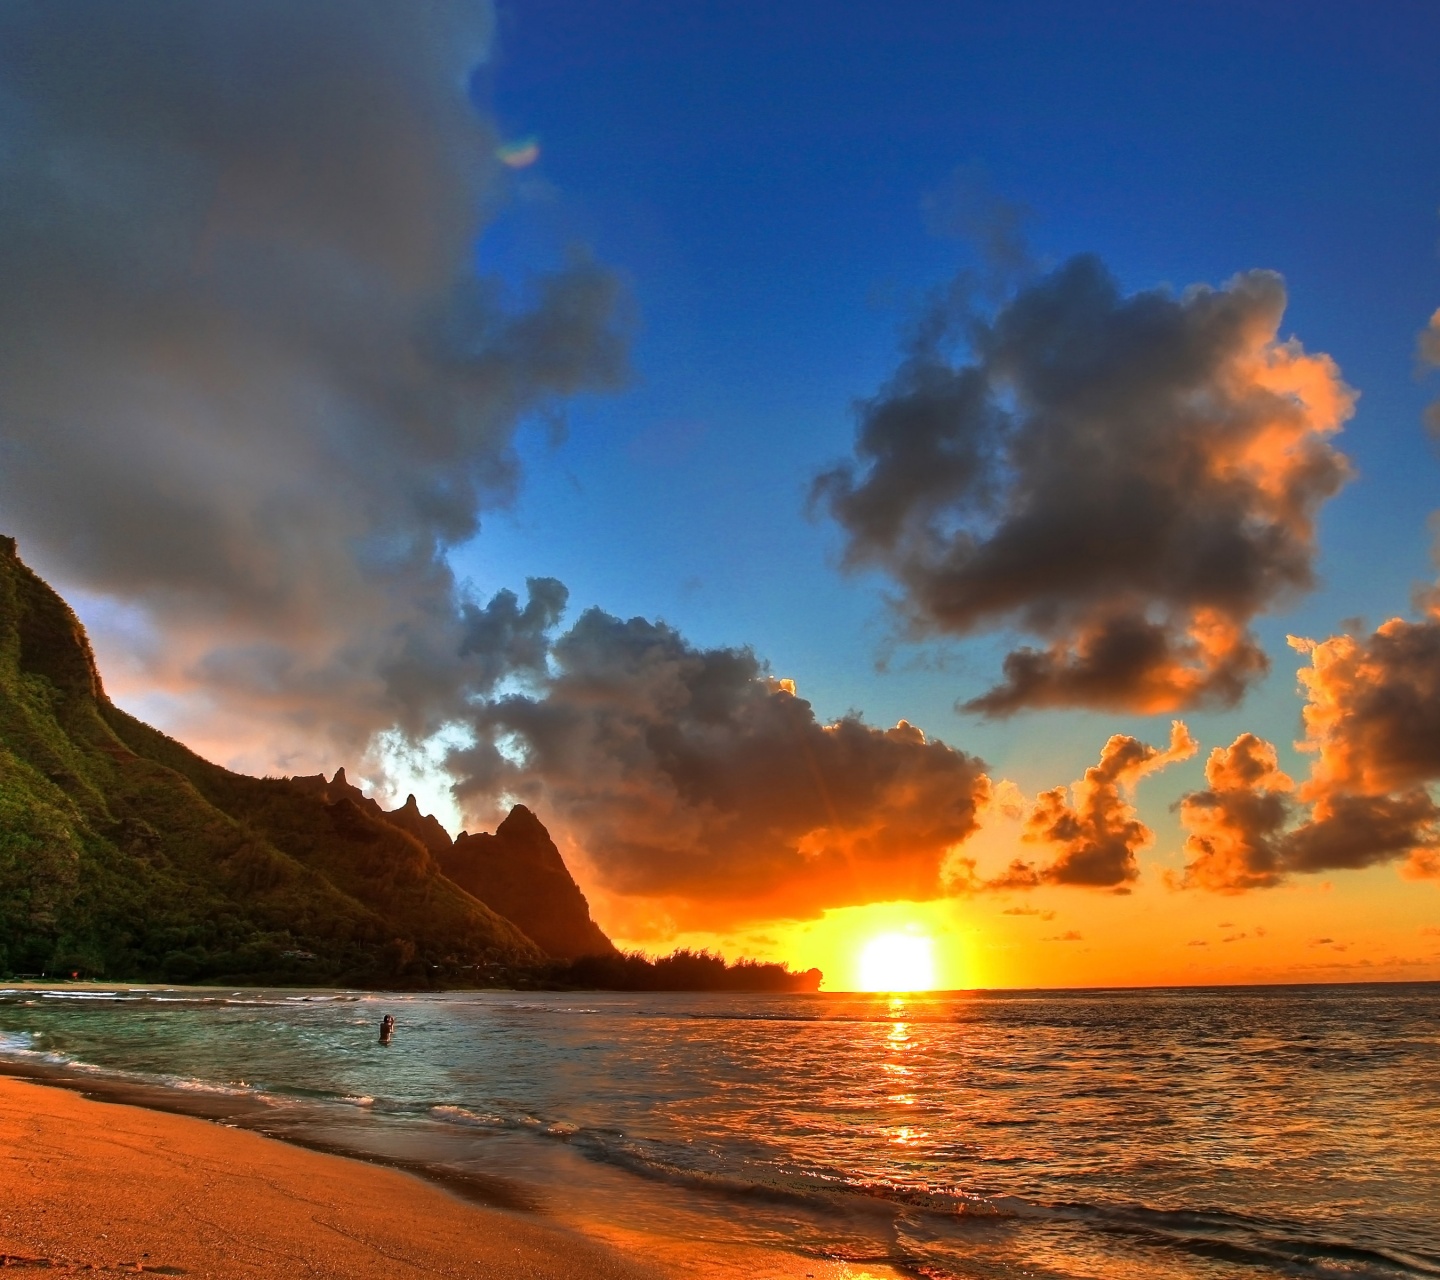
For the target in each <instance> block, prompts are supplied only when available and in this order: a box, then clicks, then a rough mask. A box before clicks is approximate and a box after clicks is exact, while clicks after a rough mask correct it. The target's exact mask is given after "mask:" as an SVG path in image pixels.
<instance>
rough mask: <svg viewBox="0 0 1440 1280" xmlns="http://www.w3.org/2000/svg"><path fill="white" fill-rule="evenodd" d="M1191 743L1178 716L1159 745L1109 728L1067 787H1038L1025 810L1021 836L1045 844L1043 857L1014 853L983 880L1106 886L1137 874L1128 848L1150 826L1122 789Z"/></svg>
mask: <svg viewBox="0 0 1440 1280" xmlns="http://www.w3.org/2000/svg"><path fill="white" fill-rule="evenodd" d="M1196 747H1197V744H1196V742H1195V740H1194V739H1193V738H1192V737H1191V736H1190V733H1189V730H1187V729H1186V727H1185V725H1184V724H1182V723H1181V722H1180V721H1179V720H1176V721H1174V723H1173V724H1172V725H1171V730H1170V744H1169V746H1168V747H1165V748H1164V749H1161V748H1159V747H1152V746H1150V745H1149V744H1148V743H1144V742H1141V741H1140V740H1139V739H1138V738H1131V737H1127V736H1126V735H1124V734H1118V733H1117V734H1115V735H1114V736H1113V737H1112V738H1111V739H1110V740H1109V741H1108V742H1107V743H1106V744H1105V746H1104V749H1103V750H1102V751H1101V753H1100V763H1099V764H1097V765H1092V766H1091V767H1090V768H1089V769H1087V770H1086V771H1085V776H1084V777H1083V778H1081V779H1080V780H1079V781H1078V782H1075V783H1073V784H1072V785H1071V786H1070V787H1069V788H1066V787H1055V788H1054V789H1053V790H1050V791H1045V792H1042V793H1041V794H1040V795H1039V796H1038V797H1036V800H1035V804H1034V806H1033V807H1032V808H1031V810H1030V812H1029V814H1028V815H1027V816H1026V819H1025V831H1024V835H1023V837H1022V838H1023V839H1024V840H1026V841H1028V842H1030V843H1032V844H1038V845H1041V846H1042V847H1044V848H1045V849H1047V850H1048V851H1050V853H1051V854H1052V857H1051V860H1050V861H1049V862H1048V863H1046V864H1044V865H1040V866H1037V865H1036V864H1034V863H1028V862H1024V861H1021V860H1019V859H1017V860H1016V861H1014V862H1012V863H1011V864H1010V867H1009V869H1008V870H1007V871H1006V872H1005V873H1004V874H1003V875H1002V876H1000V877H999V878H998V879H997V880H995V881H993V882H992V883H991V887H994V888H1027V887H1032V886H1036V885H1040V884H1069V885H1086V886H1090V887H1093V888H1112V889H1114V888H1121V887H1123V886H1125V885H1128V884H1130V883H1131V882H1132V881H1134V880H1136V879H1138V878H1139V875H1140V868H1139V865H1138V864H1137V862H1136V860H1135V855H1136V854H1137V853H1138V852H1139V851H1140V850H1141V849H1144V848H1146V847H1147V846H1148V845H1149V844H1150V843H1151V842H1152V840H1153V839H1154V833H1153V832H1152V831H1151V830H1150V828H1149V827H1147V826H1146V825H1145V824H1144V823H1143V822H1141V821H1140V819H1139V817H1137V816H1136V813H1135V809H1134V806H1133V805H1131V804H1130V803H1129V801H1128V800H1127V798H1126V797H1127V796H1128V795H1129V794H1130V793H1131V792H1133V790H1134V788H1135V785H1136V784H1137V783H1138V782H1139V781H1140V779H1141V778H1143V777H1145V776H1146V775H1147V774H1151V773H1155V772H1157V771H1158V770H1160V769H1163V768H1165V766H1166V765H1169V764H1173V763H1174V762H1175V761H1177V760H1185V759H1188V758H1189V757H1190V756H1192V755H1194V754H1195V751H1196ZM1067 791H1068V794H1067Z"/></svg>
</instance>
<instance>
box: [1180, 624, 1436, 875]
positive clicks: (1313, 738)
mask: <svg viewBox="0 0 1440 1280" xmlns="http://www.w3.org/2000/svg"><path fill="white" fill-rule="evenodd" d="M1291 643H1292V644H1293V645H1294V646H1295V647H1296V648H1297V649H1298V650H1299V651H1300V652H1302V653H1305V654H1308V655H1309V658H1310V666H1309V667H1308V668H1302V670H1301V671H1300V677H1299V678H1300V684H1301V687H1302V688H1303V689H1304V690H1305V693H1306V705H1305V709H1304V723H1305V735H1306V736H1305V738H1304V740H1303V741H1302V742H1300V743H1299V744H1298V745H1299V746H1300V748H1301V749H1302V750H1304V751H1307V752H1309V753H1311V754H1312V756H1313V761H1312V764H1311V769H1310V774H1309V777H1308V778H1307V779H1306V780H1305V781H1304V782H1303V783H1302V784H1301V785H1300V786H1299V787H1298V788H1297V787H1296V786H1295V784H1294V783H1293V782H1292V781H1291V779H1290V778H1289V776H1288V775H1286V774H1285V773H1283V772H1282V771H1281V770H1280V768H1279V766H1278V763H1277V758H1276V753H1275V748H1274V747H1273V746H1271V745H1270V744H1269V743H1267V742H1264V741H1263V740H1261V739H1259V738H1257V737H1255V736H1254V735H1253V734H1248V733H1247V734H1242V735H1241V736H1240V737H1239V738H1237V739H1236V740H1235V742H1234V743H1233V744H1232V745H1231V746H1230V747H1229V748H1217V749H1216V750H1215V751H1214V752H1212V753H1211V756H1210V762H1209V764H1208V765H1207V767H1206V771H1205V776H1206V782H1207V784H1208V786H1207V788H1206V790H1204V791H1199V792H1194V793H1191V794H1190V795H1187V796H1185V797H1184V799H1183V800H1182V801H1181V804H1180V818H1181V822H1182V823H1183V824H1184V825H1185V827H1186V828H1187V829H1188V830H1189V832H1190V834H1189V836H1188V838H1187V840H1186V843H1185V850H1186V853H1187V855H1189V858H1190V861H1189V862H1188V864H1187V865H1186V868H1185V873H1184V876H1183V878H1182V880H1181V883H1183V884H1184V885H1186V886H1190V887H1197V888H1204V889H1212V890H1217V891H1220V892H1238V891H1242V890H1245V889H1256V888H1267V887H1270V886H1273V885H1276V884H1279V883H1280V882H1281V881H1283V880H1284V879H1285V878H1286V877H1287V876H1289V875H1291V874H1293V873H1308V872H1318V871H1330V870H1341V869H1352V870H1357V869H1360V868H1363V867H1369V866H1374V865H1377V864H1380V863H1385V862H1392V861H1395V860H1397V859H1400V858H1406V859H1408V862H1407V864H1406V871H1407V873H1408V874H1410V875H1412V876H1416V877H1420V878H1431V877H1434V878H1440V861H1437V851H1440V808H1437V806H1436V804H1435V802H1434V800H1433V799H1432V798H1431V796H1430V793H1429V790H1428V786H1429V784H1430V783H1432V782H1434V781H1436V780H1437V779H1440V747H1437V738H1440V617H1436V616H1433V615H1432V617H1430V618H1428V619H1426V620H1423V621H1420V622H1407V621H1405V620H1404V619H1401V618H1392V619H1391V620H1390V621H1388V622H1386V623H1384V624H1383V625H1382V626H1380V627H1379V628H1378V629H1377V630H1376V631H1375V632H1374V633H1373V634H1371V635H1370V636H1368V637H1355V636H1348V635H1342V636H1333V637H1331V638H1330V639H1328V640H1325V641H1321V642H1319V643H1316V642H1314V641H1310V640H1299V639H1293V638H1292V641H1291Z"/></svg>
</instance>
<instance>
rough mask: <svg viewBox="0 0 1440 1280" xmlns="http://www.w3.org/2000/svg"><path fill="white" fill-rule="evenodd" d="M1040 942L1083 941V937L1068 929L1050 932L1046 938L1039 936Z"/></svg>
mask: <svg viewBox="0 0 1440 1280" xmlns="http://www.w3.org/2000/svg"><path fill="white" fill-rule="evenodd" d="M1040 941H1041V942H1083V941H1085V939H1084V937H1083V936H1082V935H1081V934H1079V933H1077V932H1076V931H1075V930H1074V929H1068V930H1066V931H1065V932H1064V933H1055V934H1051V935H1050V936H1049V937H1048V938H1041V939H1040Z"/></svg>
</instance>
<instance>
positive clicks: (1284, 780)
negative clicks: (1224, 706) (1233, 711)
mask: <svg viewBox="0 0 1440 1280" xmlns="http://www.w3.org/2000/svg"><path fill="white" fill-rule="evenodd" d="M1205 782H1206V787H1205V790H1203V791H1193V792H1190V793H1189V794H1188V795H1186V796H1185V797H1184V798H1183V799H1182V800H1181V801H1180V821H1181V823H1182V824H1183V825H1184V827H1185V828H1186V830H1187V831H1188V832H1189V835H1188V836H1187V837H1186V839H1185V853H1186V856H1187V857H1188V858H1189V862H1188V863H1187V865H1186V868H1185V873H1184V878H1183V883H1184V884H1185V885H1187V886H1190V887H1195V888H1202V889H1214V890H1219V891H1222V892H1235V891H1239V890H1241V889H1255V888H1265V887H1268V886H1270V885H1274V884H1278V883H1279V882H1280V879H1281V878H1282V876H1283V875H1284V867H1283V864H1282V856H1283V855H1282V851H1281V847H1280V846H1281V842H1282V840H1283V833H1284V829H1285V827H1286V825H1287V824H1288V822H1289V821H1290V816H1291V809H1290V793H1291V791H1293V789H1294V783H1293V782H1292V781H1291V780H1290V778H1289V776H1288V775H1286V774H1285V773H1284V772H1282V771H1281V769H1280V766H1279V763H1278V760H1277V757H1276V754H1275V748H1274V747H1273V746H1272V745H1271V744H1270V743H1268V742H1266V741H1264V740H1263V739H1261V738H1257V737H1256V736H1255V735H1254V734H1253V733H1243V734H1241V735H1240V736H1239V737H1238V738H1236V739H1235V741H1234V742H1233V743H1231V745H1230V746H1228V747H1216V748H1215V749H1214V750H1213V751H1211V753H1210V758H1209V760H1207V761H1206V763H1205ZM1221 927H1224V926H1221Z"/></svg>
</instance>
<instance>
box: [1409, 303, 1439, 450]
mask: <svg viewBox="0 0 1440 1280" xmlns="http://www.w3.org/2000/svg"><path fill="white" fill-rule="evenodd" d="M1415 356H1416V359H1417V361H1418V362H1419V363H1420V365H1421V366H1422V367H1428V368H1431V369H1435V368H1440V311H1436V312H1435V314H1434V315H1433V316H1431V317H1430V323H1429V324H1427V325H1426V326H1425V328H1424V329H1422V330H1421V331H1420V337H1419V338H1418V339H1417V340H1416V343H1415ZM1425 427H1426V429H1427V430H1428V431H1429V432H1430V434H1431V435H1432V436H1434V437H1436V438H1440V400H1436V401H1433V402H1432V403H1431V404H1429V405H1428V406H1427V407H1426V409H1425Z"/></svg>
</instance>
